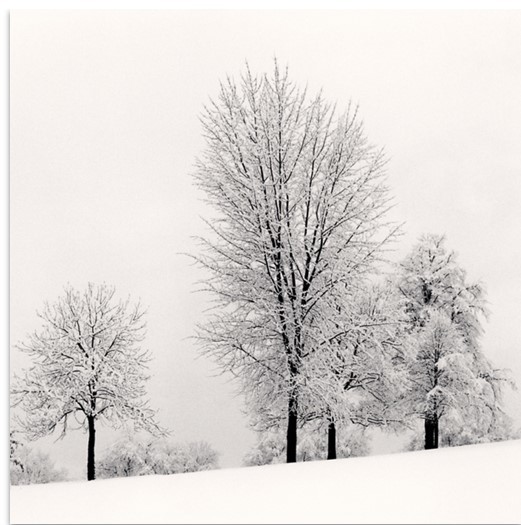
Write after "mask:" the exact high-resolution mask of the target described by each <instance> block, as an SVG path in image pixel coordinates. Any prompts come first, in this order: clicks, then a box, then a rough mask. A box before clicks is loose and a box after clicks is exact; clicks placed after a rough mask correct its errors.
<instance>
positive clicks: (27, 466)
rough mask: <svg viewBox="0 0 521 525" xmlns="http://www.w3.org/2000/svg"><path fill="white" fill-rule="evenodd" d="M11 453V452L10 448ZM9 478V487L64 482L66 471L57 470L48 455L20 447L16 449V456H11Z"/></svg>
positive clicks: (23, 446)
mask: <svg viewBox="0 0 521 525" xmlns="http://www.w3.org/2000/svg"><path fill="white" fill-rule="evenodd" d="M11 451H13V449H12V447H11ZM9 476H10V479H11V485H30V484H33V483H51V482H53V481H65V480H66V479H67V471H66V470H64V469H57V468H56V467H55V466H54V463H53V461H52V460H51V458H50V456H49V454H45V453H43V452H40V451H34V450H30V449H29V448H28V447H27V446H25V445H20V446H18V447H17V448H16V455H13V454H11V461H10V465H9Z"/></svg>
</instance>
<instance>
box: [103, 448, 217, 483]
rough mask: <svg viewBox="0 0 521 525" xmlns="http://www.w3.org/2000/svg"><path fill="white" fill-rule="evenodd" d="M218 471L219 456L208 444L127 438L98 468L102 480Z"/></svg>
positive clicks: (109, 449) (105, 457) (108, 452)
mask: <svg viewBox="0 0 521 525" xmlns="http://www.w3.org/2000/svg"><path fill="white" fill-rule="evenodd" d="M216 468H218V454H217V452H216V451H215V450H214V449H213V448H212V447H211V445H209V444H208V443H207V442H205V441H194V442H189V443H171V442H168V441H164V440H161V441H149V442H139V441H136V440H135V439H125V440H121V441H118V442H116V443H114V444H113V445H112V446H111V447H109V448H108V449H107V450H106V451H105V453H104V455H103V457H102V459H101V461H100V463H99V467H98V471H99V475H100V477H102V478H114V477H127V476H144V475H148V474H162V475H164V474H180V473H185V472H199V471H202V470H211V469H216Z"/></svg>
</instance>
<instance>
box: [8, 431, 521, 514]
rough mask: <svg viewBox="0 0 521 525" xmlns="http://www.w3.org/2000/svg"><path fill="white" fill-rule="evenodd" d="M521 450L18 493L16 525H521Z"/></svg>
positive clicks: (502, 447) (480, 449)
mask: <svg viewBox="0 0 521 525" xmlns="http://www.w3.org/2000/svg"><path fill="white" fill-rule="evenodd" d="M520 495H521V441H513V442H508V443H496V444H490V445H478V446H470V447H460V448H457V449H456V448H454V449H444V450H436V451H428V452H412V453H406V454H395V455H388V456H373V457H369V458H357V459H347V460H337V461H329V462H326V461H320V462H314V463H301V464H297V465H271V466H266V467H252V468H243V469H229V470H221V471H212V472H202V473H194V474H181V475H175V476H147V477H139V478H126V479H111V480H99V481H94V482H69V483H55V484H49V485H33V486H27V487H12V488H11V523H70V524H73V523H289V522H291V523H520V522H521V496H520Z"/></svg>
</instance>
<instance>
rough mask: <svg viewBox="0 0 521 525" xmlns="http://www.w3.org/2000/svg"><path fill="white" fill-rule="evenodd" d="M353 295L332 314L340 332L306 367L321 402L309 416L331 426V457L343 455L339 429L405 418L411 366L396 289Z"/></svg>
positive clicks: (371, 288)
mask: <svg viewBox="0 0 521 525" xmlns="http://www.w3.org/2000/svg"><path fill="white" fill-rule="evenodd" d="M349 297H350V300H349V301H345V302H344V305H343V306H342V307H341V308H340V307H339V308H338V309H337V311H336V312H335V313H334V314H332V315H331V316H330V321H331V322H333V323H334V326H335V327H336V329H337V331H336V332H335V333H334V334H333V335H332V336H331V337H330V338H329V339H328V340H327V341H326V343H327V344H324V345H323V346H322V347H321V348H320V349H319V351H317V352H315V353H314V354H313V359H310V360H308V362H307V363H306V365H307V367H308V368H311V369H312V370H310V371H309V372H308V374H307V376H308V377H309V378H310V380H309V386H308V390H310V391H311V392H312V397H313V398H314V399H315V406H314V409H313V410H311V411H310V413H309V414H308V418H313V417H318V418H320V419H322V420H323V421H325V422H326V423H327V426H328V454H327V457H328V459H335V458H336V457H337V454H336V432H337V427H338V425H342V424H349V423H355V424H358V425H361V426H363V427H368V426H373V425H377V426H390V427H392V428H397V426H398V425H400V424H401V423H402V420H403V417H402V411H403V406H402V404H403V403H401V399H402V397H403V394H404V389H405V388H406V381H405V380H406V377H407V368H406V366H405V363H406V360H405V358H404V349H403V347H402V344H401V339H402V336H403V328H402V325H403V323H402V316H401V314H400V312H399V309H398V308H397V300H396V293H395V291H394V288H393V287H392V286H391V285H390V283H389V282H387V281H386V282H383V283H380V284H375V283H368V284H366V285H365V286H360V284H359V285H358V287H357V288H356V289H355V290H353V291H352V292H351V293H350V294H349ZM320 400H321V401H322V403H320Z"/></svg>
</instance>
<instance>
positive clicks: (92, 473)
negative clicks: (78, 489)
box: [87, 416, 96, 481]
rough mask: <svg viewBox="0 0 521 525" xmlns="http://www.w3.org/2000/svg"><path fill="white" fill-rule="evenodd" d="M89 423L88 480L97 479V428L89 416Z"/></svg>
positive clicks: (92, 418)
mask: <svg viewBox="0 0 521 525" xmlns="http://www.w3.org/2000/svg"><path fill="white" fill-rule="evenodd" d="M87 421H88V423H89V444H88V449H87V480H88V481H91V480H93V479H96V465H95V462H94V461H95V460H94V447H95V444H96V428H95V426H94V417H93V416H87Z"/></svg>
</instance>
